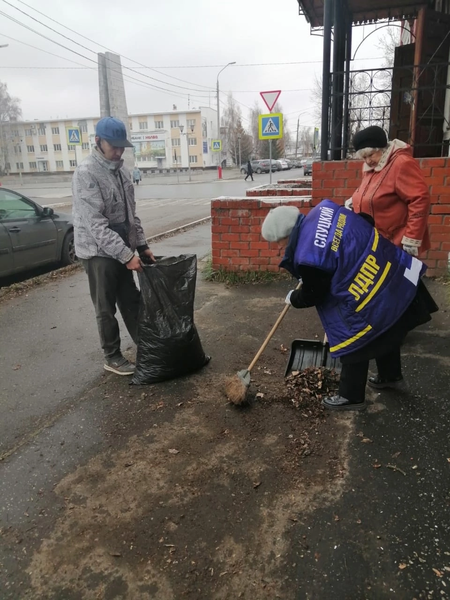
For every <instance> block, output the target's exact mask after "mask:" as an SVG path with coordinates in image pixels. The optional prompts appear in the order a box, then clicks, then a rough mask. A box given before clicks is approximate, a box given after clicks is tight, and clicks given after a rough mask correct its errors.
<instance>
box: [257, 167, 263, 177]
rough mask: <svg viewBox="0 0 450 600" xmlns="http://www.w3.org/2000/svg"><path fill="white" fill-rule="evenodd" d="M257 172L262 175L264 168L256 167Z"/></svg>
mask: <svg viewBox="0 0 450 600" xmlns="http://www.w3.org/2000/svg"><path fill="white" fill-rule="evenodd" d="M256 172H257V173H258V174H259V175H261V173H262V170H261V169H260V168H259V167H258V168H257V169H256Z"/></svg>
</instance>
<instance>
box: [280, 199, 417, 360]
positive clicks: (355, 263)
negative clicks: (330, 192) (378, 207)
mask: <svg viewBox="0 0 450 600" xmlns="http://www.w3.org/2000/svg"><path fill="white" fill-rule="evenodd" d="M302 266H308V267H314V268H316V269H320V270H322V271H324V272H326V273H328V274H330V275H331V288H330V292H329V293H328V294H327V296H326V298H325V299H324V300H323V302H321V303H320V304H318V305H317V307H316V308H317V311H318V313H319V316H320V319H321V321H322V324H323V327H324V329H325V331H326V333H327V336H328V340H329V343H330V350H331V352H332V353H333V355H334V356H343V355H345V354H349V353H351V352H354V351H355V350H358V349H359V348H362V347H364V346H366V345H367V344H368V343H369V342H371V341H372V340H374V339H375V338H376V337H378V336H379V335H381V334H382V333H384V332H385V331H387V330H388V329H389V328H390V327H392V325H394V323H396V322H397V321H398V319H399V318H400V317H401V316H402V314H403V313H404V312H405V311H406V309H407V308H408V306H409V305H410V304H411V302H412V301H413V299H414V297H415V295H416V292H417V285H418V283H419V279H420V277H421V276H422V275H423V274H424V273H425V271H426V265H425V264H424V263H422V262H421V261H420V260H418V259H417V258H415V257H413V256H410V255H409V254H407V253H406V252H404V251H403V250H401V249H400V248H398V247H396V246H394V244H392V243H391V242H389V241H388V240H386V239H385V238H384V237H382V236H381V235H380V234H379V233H378V231H377V230H376V228H375V227H373V226H372V225H370V223H368V222H367V221H365V220H364V219H363V218H361V217H360V216H359V215H356V214H355V213H353V212H352V211H350V210H347V209H346V208H344V207H342V206H339V205H337V204H335V203H334V202H332V201H331V200H323V201H322V202H321V203H320V204H318V205H317V206H316V207H315V208H313V209H312V210H311V212H310V213H309V214H308V215H307V216H306V217H303V215H300V216H299V219H298V221H297V224H296V226H295V227H294V229H293V231H292V233H291V236H290V238H289V244H288V247H287V249H286V255H285V257H284V258H283V260H282V261H281V263H280V267H282V268H284V269H287V270H288V271H289V272H290V273H292V275H294V277H297V278H298V277H300V276H301V273H300V270H301V267H302Z"/></svg>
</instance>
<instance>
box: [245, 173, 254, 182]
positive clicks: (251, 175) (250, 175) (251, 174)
mask: <svg viewBox="0 0 450 600" xmlns="http://www.w3.org/2000/svg"><path fill="white" fill-rule="evenodd" d="M249 177H251V178H252V181H254V179H253V173H247V175H246V177H245V179H244V181H247V179H248V178H249Z"/></svg>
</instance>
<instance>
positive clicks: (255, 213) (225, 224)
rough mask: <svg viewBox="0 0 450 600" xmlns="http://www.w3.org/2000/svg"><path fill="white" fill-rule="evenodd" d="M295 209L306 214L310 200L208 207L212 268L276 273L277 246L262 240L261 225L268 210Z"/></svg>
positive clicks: (239, 201)
mask: <svg viewBox="0 0 450 600" xmlns="http://www.w3.org/2000/svg"><path fill="white" fill-rule="evenodd" d="M281 204H283V205H287V206H289V205H292V206H297V207H298V208H299V209H300V211H301V212H302V213H304V214H307V213H308V212H309V211H310V209H311V197H306V198H305V199H301V198H298V199H297V198H294V197H292V196H288V197H286V196H284V197H281V196H277V197H273V198H269V197H265V198H218V199H216V200H213V201H212V204H211V217H212V223H211V229H212V265H213V268H215V269H219V268H221V269H224V270H226V271H278V270H279V269H278V264H279V262H280V255H279V251H278V246H277V244H269V242H266V241H265V240H263V239H262V237H261V227H262V224H263V221H264V219H265V217H266V215H267V213H268V212H269V210H270V209H271V208H275V207H276V206H280V205H281Z"/></svg>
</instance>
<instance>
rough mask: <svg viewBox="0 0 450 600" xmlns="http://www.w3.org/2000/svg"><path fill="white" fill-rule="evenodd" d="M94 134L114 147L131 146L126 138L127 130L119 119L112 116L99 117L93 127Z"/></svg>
mask: <svg viewBox="0 0 450 600" xmlns="http://www.w3.org/2000/svg"><path fill="white" fill-rule="evenodd" d="M95 135H96V136H97V137H99V138H101V139H102V140H106V141H107V142H108V143H109V144H111V146H115V147H116V148H133V144H132V143H131V142H129V141H128V140H127V130H126V129H125V125H124V124H123V122H122V121H121V120H120V119H116V118H114V117H104V118H103V119H100V121H99V122H98V123H97V127H96V128H95Z"/></svg>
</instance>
